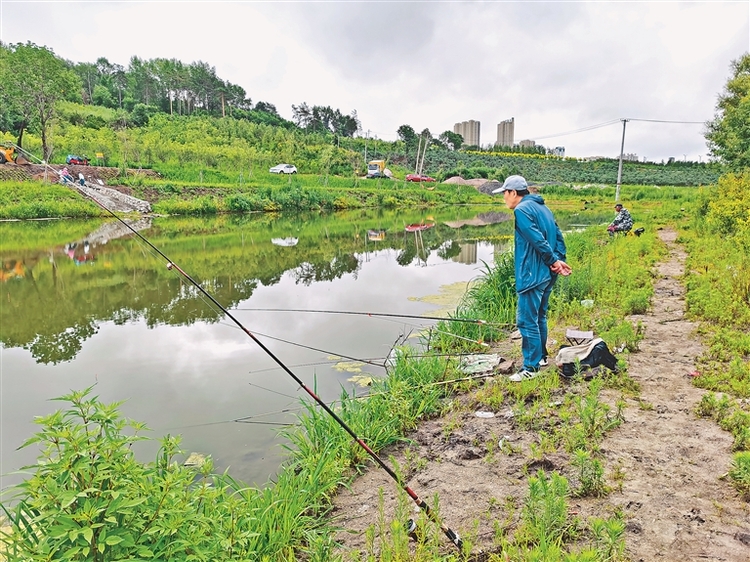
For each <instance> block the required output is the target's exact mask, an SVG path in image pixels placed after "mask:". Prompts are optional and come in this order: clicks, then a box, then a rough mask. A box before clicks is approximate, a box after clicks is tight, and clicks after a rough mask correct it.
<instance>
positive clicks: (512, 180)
mask: <svg viewBox="0 0 750 562" xmlns="http://www.w3.org/2000/svg"><path fill="white" fill-rule="evenodd" d="M528 189H529V184H528V183H526V179H525V178H524V177H523V176H508V177H507V178H505V181H504V182H503V185H502V187H498V188H497V189H496V190H494V191H493V192H492V193H493V194H494V193H502V192H503V191H527V190H528Z"/></svg>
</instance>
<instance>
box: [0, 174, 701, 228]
mask: <svg viewBox="0 0 750 562" xmlns="http://www.w3.org/2000/svg"><path fill="white" fill-rule="evenodd" d="M122 183H123V184H125V187H126V188H127V189H129V190H130V192H131V194H132V195H134V196H135V197H138V198H140V199H145V200H147V201H149V202H150V203H151V204H152V209H153V211H154V212H155V213H157V214H162V215H196V216H200V215H211V214H217V213H249V212H281V211H295V212H296V211H318V210H341V209H358V208H387V209H397V208H404V207H425V208H429V207H441V206H443V207H448V206H453V205H483V204H489V203H493V202H495V203H496V202H497V198H494V197H493V196H491V195H486V194H483V193H480V192H478V191H477V190H476V189H475V188H473V187H470V186H458V185H451V184H431V185H429V186H428V185H427V184H422V185H420V184H413V183H409V182H404V181H397V180H364V179H361V178H355V177H350V178H343V177H336V176H317V175H304V174H303V175H294V176H279V175H274V174H267V173H266V174H263V175H262V176H261V177H255V178H252V179H248V180H246V181H245V180H243V182H242V183H241V184H240V183H235V184H222V183H216V184H208V183H203V182H197V183H190V182H172V181H167V180H159V179H153V178H147V177H145V176H138V175H136V176H128V177H127V178H125V180H124V181H123V182H122ZM541 193H542V195H544V197H545V198H547V199H548V200H549V201H552V202H555V204H559V205H561V208H565V209H570V210H574V209H575V210H585V209H587V208H588V209H590V208H597V207H598V208H601V207H604V206H607V205H609V204H610V203H611V202H612V201H613V200H614V195H615V189H614V187H608V186H591V187H588V188H583V189H580V188H575V187H573V186H570V185H568V186H565V185H555V186H545V187H542V188H541ZM697 194H698V190H697V189H696V188H690V187H663V188H646V187H643V186H622V190H621V199H622V200H623V201H625V203H626V205H628V206H630V205H631V203H632V204H633V205H636V206H637V207H638V208H639V213H640V214H639V216H637V217H636V220H638V221H640V222H644V221H649V220H675V219H679V218H680V217H681V216H682V215H683V211H681V209H682V207H683V206H684V205H687V204H690V202H691V201H693V200H695V198H696V197H697ZM664 201H671V202H674V203H675V204H674V205H666V206H665V205H664V204H663V202H664ZM106 215H107V213H106V212H105V211H102V209H101V208H99V207H98V206H97V205H96V204H94V203H93V202H90V201H87V200H86V199H84V198H83V197H82V196H81V195H79V194H78V193H76V192H74V191H73V190H71V189H69V188H66V187H64V186H62V185H58V184H48V183H42V182H15V181H6V182H0V219H41V218H64V217H68V218H84V217H101V216H106Z"/></svg>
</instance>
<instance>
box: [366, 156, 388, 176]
mask: <svg viewBox="0 0 750 562" xmlns="http://www.w3.org/2000/svg"><path fill="white" fill-rule="evenodd" d="M383 170H385V160H370V161H369V162H368V163H367V177H368V178H381V177H383V175H384V174H383Z"/></svg>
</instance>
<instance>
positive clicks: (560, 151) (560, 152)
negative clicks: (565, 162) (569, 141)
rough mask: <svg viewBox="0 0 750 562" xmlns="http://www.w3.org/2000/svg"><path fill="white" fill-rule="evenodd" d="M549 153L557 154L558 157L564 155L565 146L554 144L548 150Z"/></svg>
mask: <svg viewBox="0 0 750 562" xmlns="http://www.w3.org/2000/svg"><path fill="white" fill-rule="evenodd" d="M550 154H552V156H559V157H560V158H564V157H565V147H564V146H556V147H555V148H553V149H552V150H551V151H550Z"/></svg>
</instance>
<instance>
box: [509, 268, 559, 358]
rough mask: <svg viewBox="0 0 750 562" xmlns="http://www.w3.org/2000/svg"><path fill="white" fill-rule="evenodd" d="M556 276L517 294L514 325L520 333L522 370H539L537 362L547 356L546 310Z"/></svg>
mask: <svg viewBox="0 0 750 562" xmlns="http://www.w3.org/2000/svg"><path fill="white" fill-rule="evenodd" d="M556 280H557V275H553V276H552V279H551V280H550V281H549V282H548V283H546V284H544V283H543V284H542V285H539V286H538V287H534V288H533V289H529V290H528V291H524V292H523V293H519V295H518V309H517V311H516V324H517V325H518V331H519V332H521V338H522V343H521V351H522V353H523V368H524V369H526V370H527V371H537V370H539V362H540V361H541V360H542V357H544V356H546V355H547V310H548V309H549V296H550V294H551V293H552V287H554V286H555V281H556Z"/></svg>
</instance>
